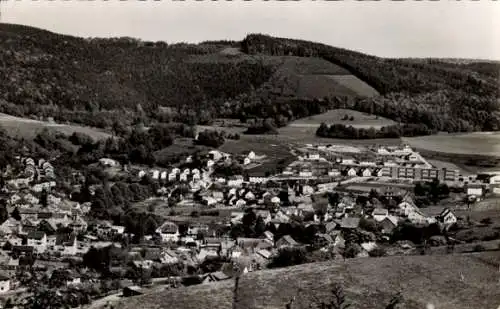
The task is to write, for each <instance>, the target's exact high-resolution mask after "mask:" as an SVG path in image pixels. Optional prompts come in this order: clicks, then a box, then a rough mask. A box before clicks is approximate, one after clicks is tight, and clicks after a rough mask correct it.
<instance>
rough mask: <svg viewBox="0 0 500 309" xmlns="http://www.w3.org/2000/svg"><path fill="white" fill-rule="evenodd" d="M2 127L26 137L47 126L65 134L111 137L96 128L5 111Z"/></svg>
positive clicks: (13, 133) (31, 136) (0, 120)
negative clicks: (36, 118)
mask: <svg viewBox="0 0 500 309" xmlns="http://www.w3.org/2000/svg"><path fill="white" fill-rule="evenodd" d="M0 127H2V128H4V129H5V130H6V131H7V132H8V133H9V134H11V135H13V136H18V137H24V138H34V137H35V136H36V135H37V134H38V133H40V132H41V131H42V130H43V129H45V128H47V129H49V130H54V131H57V132H60V133H63V134H65V135H71V134H73V133H74V132H80V133H85V134H87V135H89V136H90V137H92V138H94V139H96V140H98V139H106V138H109V137H111V134H109V133H106V132H103V131H100V130H99V129H95V128H90V127H83V126H79V125H66V124H58V123H51V122H45V121H39V120H34V119H29V118H21V117H15V116H11V115H7V114H4V113H0Z"/></svg>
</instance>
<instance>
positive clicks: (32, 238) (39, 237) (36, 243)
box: [27, 231, 47, 253]
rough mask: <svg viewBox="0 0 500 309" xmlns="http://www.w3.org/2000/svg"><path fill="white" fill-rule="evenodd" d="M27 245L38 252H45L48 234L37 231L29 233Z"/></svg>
mask: <svg viewBox="0 0 500 309" xmlns="http://www.w3.org/2000/svg"><path fill="white" fill-rule="evenodd" d="M27 245H28V246H30V247H33V250H34V251H35V252H36V253H44V252H45V251H46V250H47V235H46V234H45V233H44V232H40V231H36V232H31V233H29V234H28V241H27Z"/></svg>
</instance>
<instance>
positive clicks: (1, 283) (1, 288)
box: [0, 275, 10, 294]
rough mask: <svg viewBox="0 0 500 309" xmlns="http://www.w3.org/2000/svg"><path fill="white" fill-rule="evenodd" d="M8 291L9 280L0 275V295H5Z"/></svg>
mask: <svg viewBox="0 0 500 309" xmlns="http://www.w3.org/2000/svg"><path fill="white" fill-rule="evenodd" d="M9 290H10V278H9V277H7V276H4V275H0V294H2V293H6V292H8V291H9Z"/></svg>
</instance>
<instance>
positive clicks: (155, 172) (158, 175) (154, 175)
mask: <svg viewBox="0 0 500 309" xmlns="http://www.w3.org/2000/svg"><path fill="white" fill-rule="evenodd" d="M151 178H153V179H158V178H160V171H159V170H153V172H152V175H151Z"/></svg>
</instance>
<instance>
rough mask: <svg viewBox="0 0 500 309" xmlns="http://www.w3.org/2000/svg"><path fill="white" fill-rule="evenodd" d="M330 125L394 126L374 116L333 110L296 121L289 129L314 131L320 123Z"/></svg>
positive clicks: (344, 110) (390, 121)
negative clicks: (297, 128) (311, 128)
mask: <svg viewBox="0 0 500 309" xmlns="http://www.w3.org/2000/svg"><path fill="white" fill-rule="evenodd" d="M345 115H347V116H349V117H351V116H352V117H354V119H353V120H352V121H350V120H342V118H343V117H345ZM323 122H324V123H326V124H328V125H331V124H343V125H346V126H353V127H355V128H370V127H373V128H375V129H379V128H381V127H384V126H390V125H393V124H396V123H395V122H394V121H392V120H390V119H387V118H383V117H378V116H375V115H371V114H367V113H361V112H358V111H355V110H351V109H333V110H329V111H327V112H326V113H323V114H319V115H315V116H310V117H306V118H301V119H297V120H295V121H293V122H291V123H290V124H289V126H291V127H305V128H308V127H311V126H312V127H314V129H315V130H316V129H317V128H318V127H319V125H320V124H321V123H323Z"/></svg>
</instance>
